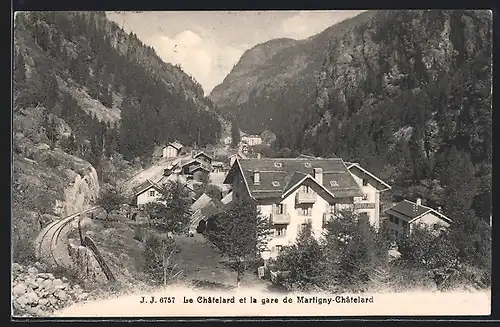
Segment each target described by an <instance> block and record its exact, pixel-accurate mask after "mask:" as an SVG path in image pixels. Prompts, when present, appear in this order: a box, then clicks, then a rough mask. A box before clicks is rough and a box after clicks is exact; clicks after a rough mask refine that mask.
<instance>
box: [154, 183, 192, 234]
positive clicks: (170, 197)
mask: <svg viewBox="0 0 500 327" xmlns="http://www.w3.org/2000/svg"><path fill="white" fill-rule="evenodd" d="M161 193H162V196H161V198H160V199H159V200H158V201H157V202H152V203H148V204H147V205H146V212H147V213H148V214H149V217H150V223H151V225H152V226H153V227H154V228H156V229H157V230H158V231H161V232H171V233H182V232H185V231H187V228H188V226H189V221H190V219H191V199H190V197H189V193H188V190H187V188H186V186H185V185H184V184H183V183H181V182H178V181H176V182H172V183H169V184H167V185H166V186H165V187H164V188H163V189H162V190H161Z"/></svg>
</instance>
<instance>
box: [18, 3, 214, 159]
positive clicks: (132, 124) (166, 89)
mask: <svg viewBox="0 0 500 327" xmlns="http://www.w3.org/2000/svg"><path fill="white" fill-rule="evenodd" d="M14 57H15V86H16V94H15V104H16V108H21V107H28V106H37V105H38V106H41V107H43V108H44V110H45V111H46V113H47V114H48V113H52V114H54V115H56V116H57V117H59V118H61V119H63V120H64V121H66V122H67V123H68V124H69V126H70V127H71V128H72V129H73V130H74V131H75V135H74V139H71V140H70V141H71V142H70V144H69V145H68V146H70V147H75V148H78V147H81V146H84V145H85V143H86V141H87V140H88V141H90V149H89V151H87V152H88V153H87V154H88V156H86V157H88V158H89V160H92V161H95V160H96V158H97V157H99V156H100V155H101V154H102V153H101V152H102V151H104V152H105V154H110V153H112V152H113V151H119V152H120V153H122V154H123V155H124V157H125V158H126V159H133V158H134V157H138V156H143V155H146V154H149V153H151V151H152V149H153V147H154V145H157V144H161V143H164V142H166V141H169V140H174V139H179V140H180V141H182V142H184V143H186V144H193V143H195V142H197V143H198V144H201V145H204V144H207V143H210V142H214V141H216V140H217V138H218V136H219V134H220V123H219V121H218V119H217V116H216V114H215V113H214V110H213V106H212V105H211V103H210V101H208V100H205V99H204V98H203V91H202V89H201V86H200V85H199V84H198V83H196V82H194V81H193V80H192V79H191V78H190V77H189V76H188V75H186V74H185V73H184V72H183V71H182V70H181V69H180V68H179V67H174V66H172V65H170V64H167V63H164V62H162V61H161V59H160V58H159V57H158V56H157V55H156V53H155V52H154V50H153V49H152V48H151V47H148V46H145V45H144V44H143V43H142V42H141V41H140V40H139V39H137V37H136V36H135V35H134V34H132V33H130V34H128V35H127V34H126V33H125V32H124V31H123V30H122V29H121V28H119V27H118V26H117V25H116V24H115V23H112V22H110V21H109V20H107V18H106V16H105V13H104V12H85V13H83V12H32V13H21V14H17V15H16V21H15V53H14ZM188 117H189V119H187V118H188Z"/></svg>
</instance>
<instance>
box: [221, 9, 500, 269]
mask: <svg viewBox="0 0 500 327" xmlns="http://www.w3.org/2000/svg"><path fill="white" fill-rule="evenodd" d="M320 36H321V37H320ZM317 42H323V48H322V46H321V45H319V44H317ZM289 43H290V45H289V46H288V47H285V48H284V49H282V50H279V51H278V52H277V53H276V54H274V55H273V56H271V57H270V58H269V59H268V60H267V61H263V62H261V63H260V64H259V67H255V66H253V71H252V74H253V75H256V76H258V72H259V71H262V72H264V75H259V76H261V77H259V78H260V79H259V81H260V82H259V83H256V84H252V83H250V84H249V85H250V88H249V90H247V91H246V92H247V94H249V96H248V98H247V99H246V100H245V101H239V100H237V99H240V100H241V96H240V93H239V91H238V92H237V91H236V90H235V89H234V86H235V85H237V84H235V83H232V84H231V85H229V84H227V83H223V84H221V85H220V86H219V87H218V88H216V89H215V90H216V91H217V93H222V92H226V93H227V94H233V95H232V97H233V98H232V99H226V100H224V101H225V103H228V106H227V107H226V108H225V109H226V110H228V111H232V113H234V114H235V115H237V116H238V117H242V119H241V120H240V126H241V128H242V129H243V130H250V131H253V132H255V131H257V130H258V129H261V128H269V129H270V131H271V132H273V133H275V134H276V136H277V139H276V142H275V144H274V146H275V149H274V155H280V154H281V155H282V154H288V155H294V154H297V153H305V154H311V155H317V156H324V157H331V156H337V157H341V158H343V159H344V160H346V161H352V162H359V163H360V164H361V165H362V166H364V167H365V168H367V169H369V170H370V171H371V172H373V173H375V174H376V175H377V176H380V177H381V178H382V179H383V180H385V181H387V182H388V183H390V184H391V185H392V190H391V192H388V193H386V194H385V195H384V196H386V197H387V198H386V199H384V201H388V202H394V201H400V200H402V199H404V198H406V199H410V200H415V199H416V198H421V199H422V200H423V203H424V204H427V205H430V206H432V207H434V208H438V207H442V210H443V212H444V213H445V214H446V215H447V216H449V217H450V218H451V219H452V220H453V221H454V224H453V226H452V227H453V228H452V235H453V243H454V244H455V245H456V246H457V248H458V249H459V253H460V257H461V258H462V259H463V260H464V262H469V263H471V264H473V265H475V266H477V267H480V268H481V269H484V271H489V270H488V269H489V268H488V267H490V266H489V265H490V261H489V260H490V259H489V258H490V256H489V255H490V247H491V229H490V228H489V226H488V224H489V222H490V219H491V180H492V157H491V155H492V94H491V93H492V83H491V78H492V70H491V69H492V65H491V64H492V15H491V12H489V11H485V10H482V11H481V10H412V11H375V12H367V13H365V14H361V15H359V16H357V17H354V18H353V19H351V20H346V21H344V22H342V23H341V24H338V25H334V26H332V27H330V28H329V29H327V30H326V31H325V32H322V33H320V34H318V35H316V36H313V37H311V38H309V39H307V40H304V41H300V42H298V43H295V44H292V42H289ZM296 44H302V45H304V44H306V45H308V46H310V47H311V48H313V47H314V48H316V49H326V51H327V54H326V55H325V57H324V58H323V60H322V65H319V68H318V71H317V73H316V76H317V78H316V79H314V81H313V78H311V72H310V70H308V69H313V68H314V69H315V67H318V66H317V62H314V60H315V59H314V58H315V57H314V56H311V55H307V56H306V55H303V54H304V53H305V52H297V51H295V52H294V51H292V49H297V46H296ZM261 46H263V45H258V46H257V47H256V48H258V47H261ZM250 51H255V49H254V50H249V52H250ZM277 58H279V60H278V59H277ZM300 58H304V60H305V61H306V62H307V64H306V63H304V65H303V66H302V67H306V68H305V69H304V70H302V71H301V72H300V73H298V75H293V76H292V78H289V79H287V78H279V77H270V76H271V75H267V73H266V72H268V71H269V70H270V69H271V68H272V67H274V68H275V69H276V70H275V72H274V75H273V76H286V75H287V74H289V73H290V72H291V71H292V72H293V71H294V69H293V68H290V67H292V66H291V65H290V63H291V62H297V61H298V60H299V59H300ZM243 59H244V58H242V60H243ZM309 61H312V62H309ZM285 62H286V63H287V65H283V64H282V63H285ZM240 63H241V61H240ZM238 69H239V68H238V65H237V66H236V67H235V68H234V69H233V72H232V73H231V74H235V72H236V71H237V70H238ZM314 69H313V70H314ZM307 72H310V73H307ZM248 76H249V75H248V74H244V77H241V76H240V77H238V78H239V79H241V78H248ZM262 76H264V77H262ZM305 78H307V79H308V80H307V82H304V79H305ZM226 80H231V76H228V77H227V78H226ZM262 85H266V87H262ZM224 88H228V89H229V90H230V91H231V92H229V91H227V90H225V91H224ZM240 91H241V90H240ZM236 95H238V97H236ZM211 97H212V99H214V102H215V100H217V99H218V98H217V97H216V96H214V95H211ZM238 102H239V103H238ZM235 103H238V104H237V105H233V104H235ZM250 113H251V114H250ZM265 150H266V151H267V152H266V153H265V155H273V153H272V151H270V149H265ZM268 152H271V153H268ZM263 153H264V152H263Z"/></svg>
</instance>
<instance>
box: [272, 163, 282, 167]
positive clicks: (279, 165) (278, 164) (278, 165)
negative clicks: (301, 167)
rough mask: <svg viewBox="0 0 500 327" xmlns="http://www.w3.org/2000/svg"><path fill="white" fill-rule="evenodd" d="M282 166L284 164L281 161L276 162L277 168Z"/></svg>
mask: <svg viewBox="0 0 500 327" xmlns="http://www.w3.org/2000/svg"><path fill="white" fill-rule="evenodd" d="M281 166H282V165H281V162H275V163H274V167H276V168H281Z"/></svg>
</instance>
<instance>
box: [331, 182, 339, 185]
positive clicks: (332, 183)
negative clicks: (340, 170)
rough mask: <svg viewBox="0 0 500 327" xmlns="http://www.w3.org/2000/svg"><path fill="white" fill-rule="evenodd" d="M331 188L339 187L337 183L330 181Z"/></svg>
mask: <svg viewBox="0 0 500 327" xmlns="http://www.w3.org/2000/svg"><path fill="white" fill-rule="evenodd" d="M330 186H339V183H338V182H337V181H330Z"/></svg>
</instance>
